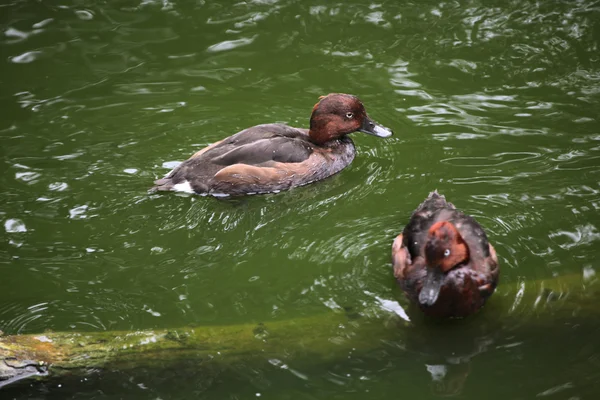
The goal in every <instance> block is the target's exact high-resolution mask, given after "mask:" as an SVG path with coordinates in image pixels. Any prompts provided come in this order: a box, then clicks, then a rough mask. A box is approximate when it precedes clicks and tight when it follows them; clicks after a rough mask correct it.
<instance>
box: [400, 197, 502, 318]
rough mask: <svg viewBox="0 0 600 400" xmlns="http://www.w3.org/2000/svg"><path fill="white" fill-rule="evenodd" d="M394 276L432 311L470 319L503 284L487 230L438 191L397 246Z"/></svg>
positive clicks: (419, 210)
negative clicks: (500, 284) (500, 283)
mask: <svg viewBox="0 0 600 400" xmlns="http://www.w3.org/2000/svg"><path fill="white" fill-rule="evenodd" d="M392 264H393V267H394V276H395V277H396V279H397V280H398V283H399V284H400V287H401V288H402V290H403V291H404V292H405V294H406V295H407V297H408V298H409V299H410V300H411V301H412V302H413V303H415V304H417V305H418V306H419V307H420V309H421V310H422V311H423V312H424V313H425V314H428V315H433V316H437V317H465V316H467V315H469V314H472V313H474V312H475V311H477V310H479V309H480V308H481V307H482V306H483V305H484V303H485V301H486V300H487V299H488V297H490V296H491V295H492V293H494V290H495V289H496V285H497V284H498V273H499V267H498V258H497V256H496V250H494V247H493V246H492V245H491V244H490V243H489V242H488V239H487V236H486V234H485V232H484V230H483V228H482V227H481V226H480V225H479V224H478V223H477V221H475V219H474V218H473V217H471V216H469V215H466V214H464V213H462V212H461V211H458V210H457V209H456V207H454V205H453V204H452V203H449V202H447V201H446V198H445V197H444V196H442V195H440V194H439V193H438V192H437V191H434V192H431V193H430V194H429V196H428V197H427V199H425V201H424V202H423V203H422V204H421V205H420V206H419V207H418V208H417V209H416V210H415V211H414V212H413V214H412V216H411V218H410V221H409V222H408V225H406V227H405V228H404V231H403V232H402V234H400V235H398V237H396V239H395V240H394V244H393V245H392Z"/></svg>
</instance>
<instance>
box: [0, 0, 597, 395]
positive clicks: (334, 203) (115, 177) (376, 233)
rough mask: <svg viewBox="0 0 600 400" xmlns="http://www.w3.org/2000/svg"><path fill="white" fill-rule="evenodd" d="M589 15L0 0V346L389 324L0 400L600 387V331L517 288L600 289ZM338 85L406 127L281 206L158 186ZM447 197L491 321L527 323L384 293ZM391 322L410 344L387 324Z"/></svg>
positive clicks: (592, 11) (457, 8)
mask: <svg viewBox="0 0 600 400" xmlns="http://www.w3.org/2000/svg"><path fill="white" fill-rule="evenodd" d="M599 21H600V3H598V2H597V1H591V0H582V1H567V2H558V1H544V2H533V1H512V2H509V1H492V2H482V1H466V2H453V1H441V2H440V1H436V2H432V1H425V2H392V1H388V2H381V3H368V2H363V1H345V2H338V3H335V2H334V3H331V2H326V1H292V0H279V1H277V0H270V1H247V2H232V1H220V2H214V1H213V2H211V1H195V2H184V1H180V2H175V1H168V0H164V1H152V0H150V1H141V2H139V1H125V2H109V3H101V4H100V3H97V2H92V1H86V0H83V1H66V2H62V3H60V4H50V3H47V2H44V3H39V2H35V1H28V0H24V1H16V0H13V1H12V2H6V3H5V4H3V5H1V6H0V24H1V25H0V26H1V32H2V35H1V37H0V50H1V54H2V57H1V58H0V87H1V89H0V115H1V118H0V148H1V149H2V150H1V151H0V162H1V163H2V165H3V167H2V174H1V175H0V184H1V185H2V187H3V190H2V192H1V193H0V220H1V221H2V226H3V227H4V229H3V230H0V231H1V233H0V243H1V244H0V275H1V276H2V278H1V282H2V290H1V291H0V292H1V293H0V329H1V330H2V331H4V332H5V333H6V334H18V333H37V332H42V331H44V330H47V329H50V330H54V331H73V332H80V331H102V330H141V329H160V328H171V327H179V326H194V325H201V326H205V325H211V324H213V325H226V324H239V323H259V322H265V323H268V322H269V321H279V320H286V319H289V320H293V319H296V318H300V317H307V316H313V315H317V314H326V313H348V314H349V315H350V316H351V318H354V319H355V320H357V321H360V322H357V325H351V324H349V325H348V326H347V327H345V329H347V332H348V337H351V336H352V332H353V329H359V328H357V327H356V326H359V325H360V324H361V323H363V322H362V321H364V323H369V324H380V325H381V330H382V332H386V336H385V338H384V337H373V338H372V339H371V340H372V341H373V343H374V344H373V345H372V346H369V349H370V350H369V351H363V352H360V351H358V350H357V352H356V353H354V354H349V355H348V356H347V357H339V356H335V357H333V356H332V357H329V358H327V357H321V356H320V355H319V354H311V353H310V352H307V354H306V355H305V356H304V357H301V356H298V357H290V358H289V359H287V360H283V361H284V362H285V363H286V365H287V366H288V368H281V365H280V364H277V363H276V362H273V361H272V360H269V359H266V358H265V357H263V358H262V359H261V356H260V355H251V358H249V360H248V361H247V362H246V363H240V364H238V365H235V366H230V367H228V368H224V369H220V370H211V372H210V373H207V372H206V370H204V369H201V368H198V366H197V365H196V364H194V363H191V364H190V365H185V366H182V367H181V368H180V369H177V370H173V369H165V370H163V371H127V372H124V371H110V372H107V373H105V374H100V375H95V374H92V375H91V376H90V377H89V378H86V380H81V379H71V380H69V379H67V378H65V380H64V381H60V382H50V383H47V384H44V383H27V384H22V385H18V386H17V387H14V388H11V389H10V392H9V394H10V395H11V396H12V397H13V398H111V399H112V398H141V399H145V398H148V399H156V398H162V399H168V398H174V399H175V398H189V397H195V398H207V399H212V398H215V399H216V398H218V399H222V398H231V399H243V398H244V399H247V398H255V397H257V396H260V397H264V398H278V399H287V398H290V399H291V398H307V399H308V398H315V399H316V398H319V399H346V398H360V399H364V398H391V397H406V398H428V397H432V398H436V397H438V396H442V395H445V396H453V395H456V396H460V397H461V398H473V399H475V398H482V396H485V397H486V398H498V399H506V398H532V397H536V396H537V397H542V398H549V399H555V398H556V399H559V398H560V399H563V398H564V399H591V398H597V396H598V395H599V394H600V386H599V384H598V382H599V380H598V378H599V376H598V372H597V371H598V370H600V369H599V367H600V361H599V360H600V349H599V348H598V339H597V337H598V330H599V329H600V324H598V323H597V322H598V321H597V318H593V319H592V320H581V319H578V318H577V315H576V313H574V315H573V317H572V319H567V320H566V321H565V320H556V321H553V317H552V313H545V314H543V315H541V316H536V314H535V310H534V309H533V308H532V307H533V306H532V303H531V302H528V303H526V302H523V303H519V298H520V297H519V296H524V295H525V296H526V295H527V294H530V295H531V294H533V296H535V293H537V292H538V291H540V290H541V289H542V288H541V287H540V284H539V280H542V279H549V278H553V277H554V278H556V279H558V280H559V281H560V279H562V277H565V276H572V275H577V276H584V277H585V279H586V281H587V282H589V284H590V285H592V284H593V283H594V282H595V280H596V278H595V274H596V270H597V269H598V268H599V267H600V266H599V265H598V261H597V260H598V259H599V257H600V246H599V243H598V242H599V239H600V233H599V228H600V220H599V219H598V213H599V210H600V175H599V173H600V121H599V120H598V115H599V114H598V110H600V49H599V44H600V24H599ZM330 92H345V93H352V94H355V95H358V96H359V97H360V98H361V99H362V100H363V102H364V103H365V106H366V107H367V110H368V112H369V114H370V115H371V117H373V119H375V120H376V121H378V122H380V123H381V124H383V125H386V126H388V127H390V128H392V129H393V130H394V131H395V136H394V137H392V138H391V139H387V140H382V139H377V138H374V137H371V136H366V135H362V134H359V133H357V134H354V135H353V139H354V141H355V144H356V146H357V151H358V154H357V157H356V159H355V160H354V162H353V163H352V165H351V166H350V167H349V168H347V169H346V170H344V171H343V172H342V173H340V174H339V175H337V176H335V177H332V178H331V179H328V180H326V181H323V182H319V183H317V184H313V185H310V186H307V187H303V188H297V189H294V190H291V191H289V192H286V193H280V194H276V195H266V196H254V197H248V198H239V199H230V200H218V199H214V198H206V197H199V196H181V195H176V194H167V195H156V194H148V193H147V189H148V188H149V187H150V186H151V184H152V181H153V180H154V179H156V178H158V177H161V176H162V175H164V174H165V173H166V172H168V171H169V168H171V167H172V166H173V165H175V164H176V163H177V162H179V161H182V160H184V159H186V158H187V157H188V156H189V155H191V154H192V153H194V152H195V151H196V150H198V149H200V148H201V147H203V146H205V145H207V144H209V143H212V142H214V141H217V140H220V139H222V138H223V137H226V136H228V135H230V134H232V133H235V132H237V131H238V130H241V129H243V128H245V127H248V126H251V125H255V124H259V123H266V122H284V123H288V124H290V125H294V126H300V127H307V126H308V118H309V115H310V110H311V108H312V106H313V105H314V103H315V102H316V101H317V99H318V96H320V95H323V94H327V93H330ZM436 188H437V189H438V190H439V191H440V192H442V193H444V194H445V195H446V196H447V197H448V198H449V200H451V201H452V202H453V203H454V204H456V205H457V206H458V207H460V208H462V209H463V210H465V211H467V212H468V213H470V214H472V215H474V216H475V217H476V218H477V219H478V220H479V221H480V223H482V225H483V226H484V227H485V228H486V230H487V232H488V236H489V238H490V240H491V242H492V243H494V245H495V247H496V249H497V252H498V254H499V258H500V262H501V268H502V272H501V281H502V283H503V285H504V286H501V288H500V289H499V290H498V292H497V293H496V294H495V295H494V297H493V298H492V300H491V301H490V306H489V307H486V309H484V310H483V313H484V314H486V315H485V318H486V319H485V320H486V321H489V320H493V319H494V315H495V313H496V312H498V313H499V314H500V310H503V311H504V312H507V310H510V311H509V312H510V313H511V315H512V318H513V319H512V320H511V321H517V322H511V325H502V324H501V325H500V326H502V328H499V329H498V330H495V331H493V332H492V333H490V332H486V331H485V329H483V327H482V329H483V331H484V333H480V334H478V335H474V336H472V334H473V330H469V329H467V331H466V332H470V333H469V334H467V335H464V336H460V335H454V333H452V332H454V329H457V328H456V327H448V326H446V325H443V324H442V325H436V324H433V325H431V324H429V323H427V322H423V321H422V320H421V319H419V318H418V317H419V316H418V315H416V314H415V310H413V309H411V308H410V307H408V304H407V302H406V301H405V299H404V298H403V297H402V294H401V293H400V291H399V290H398V289H397V288H396V287H395V284H394V281H393V278H392V275H391V264H390V249H391V242H392V240H393V238H394V237H395V235H396V234H398V233H399V232H400V231H401V230H402V228H403V226H404V224H405V223H406V221H407V220H408V218H409V216H410V213H411V211H412V210H413V209H414V208H415V207H416V206H417V205H418V204H419V203H420V202H421V201H422V200H423V199H424V198H425V196H426V195H427V194H428V193H429V191H430V190H433V189H436ZM573 290H575V291H579V292H581V291H585V290H586V287H577V288H573ZM579 294H580V293H579ZM494 303H496V304H494ZM394 310H395V312H394ZM404 312H406V313H408V315H409V317H412V319H413V320H414V321H413V322H414V323H415V324H416V326H414V327H413V328H412V329H414V331H415V332H416V333H415V334H414V338H415V340H408V339H407V338H406V337H405V336H404V335H401V334H400V333H398V334H397V336H395V335H394V332H395V330H397V331H398V332H400V331H402V330H403V329H406V328H405V325H404V321H403V320H402V319H401V317H399V316H398V314H400V315H403V313H404ZM540 319H542V320H543V325H542V326H540V324H539V322H540ZM464 324H465V326H475V327H476V328H474V329H479V327H478V325H477V318H475V319H473V320H472V321H465V322H464ZM418 338H421V339H418ZM333 339H334V338H333V337H332V340H331V349H330V351H331V354H337V353H336V346H339V343H337V342H336V340H333ZM384 339H385V340H384ZM289 340H290V343H292V342H294V341H297V338H290V339H289ZM291 345H292V344H290V346H291ZM182 371H185V373H183V372H182ZM567 371H570V372H569V373H567ZM7 390H8V389H7Z"/></svg>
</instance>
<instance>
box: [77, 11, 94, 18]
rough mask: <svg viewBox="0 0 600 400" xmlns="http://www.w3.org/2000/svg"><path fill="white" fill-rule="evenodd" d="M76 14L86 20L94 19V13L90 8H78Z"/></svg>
mask: <svg viewBox="0 0 600 400" xmlns="http://www.w3.org/2000/svg"><path fill="white" fill-rule="evenodd" d="M75 14H76V15H77V16H78V17H79V19H82V20H84V21H89V20H91V19H94V14H92V13H91V12H90V11H88V10H77V11H75Z"/></svg>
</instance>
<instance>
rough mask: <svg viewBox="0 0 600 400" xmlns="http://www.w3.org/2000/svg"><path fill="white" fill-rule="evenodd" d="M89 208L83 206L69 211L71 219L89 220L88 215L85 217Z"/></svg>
mask: <svg viewBox="0 0 600 400" xmlns="http://www.w3.org/2000/svg"><path fill="white" fill-rule="evenodd" d="M87 209H88V206H87V205H85V204H84V205H82V206H77V207H74V208H72V209H70V210H69V218H71V219H85V218H87V215H85V212H86V211H87Z"/></svg>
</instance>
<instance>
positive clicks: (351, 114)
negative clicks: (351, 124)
mask: <svg viewBox="0 0 600 400" xmlns="http://www.w3.org/2000/svg"><path fill="white" fill-rule="evenodd" d="M346 118H348V119H352V118H354V114H353V113H351V112H347V113H346Z"/></svg>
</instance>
